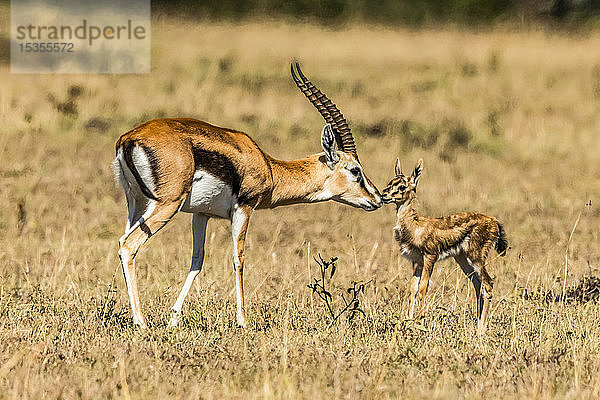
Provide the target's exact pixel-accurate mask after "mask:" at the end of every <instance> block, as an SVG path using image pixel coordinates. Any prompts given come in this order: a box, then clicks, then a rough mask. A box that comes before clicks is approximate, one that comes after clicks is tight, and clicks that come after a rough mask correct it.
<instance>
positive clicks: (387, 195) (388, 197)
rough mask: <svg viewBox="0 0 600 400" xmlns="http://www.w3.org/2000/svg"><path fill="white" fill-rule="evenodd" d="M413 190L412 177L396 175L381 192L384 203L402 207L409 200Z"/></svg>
mask: <svg viewBox="0 0 600 400" xmlns="http://www.w3.org/2000/svg"><path fill="white" fill-rule="evenodd" d="M412 191H413V188H412V187H411V182H410V177H409V176H404V175H402V174H400V175H396V176H395V177H394V178H393V179H392V180H391V181H390V182H389V183H388V185H387V186H386V188H385V189H383V191H382V192H381V198H382V199H383V202H384V203H386V204H387V203H396V204H397V205H399V206H401V205H403V204H404V203H406V201H407V200H408V199H409V197H410V196H411V192H412Z"/></svg>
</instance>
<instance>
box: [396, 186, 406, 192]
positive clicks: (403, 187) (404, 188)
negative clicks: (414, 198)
mask: <svg viewBox="0 0 600 400" xmlns="http://www.w3.org/2000/svg"><path fill="white" fill-rule="evenodd" d="M398 189H400V191H402V192H403V191H405V190H406V186H404V185H400V186H398Z"/></svg>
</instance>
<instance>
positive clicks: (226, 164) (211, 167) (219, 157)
mask: <svg viewBox="0 0 600 400" xmlns="http://www.w3.org/2000/svg"><path fill="white" fill-rule="evenodd" d="M192 148H193V153H194V168H195V170H196V171H197V170H199V169H201V170H204V171H206V172H209V173H211V174H212V175H214V176H216V177H217V178H219V179H221V180H222V181H223V182H225V183H226V184H227V185H229V187H230V188H231V192H232V193H233V194H234V195H236V196H238V197H239V194H240V187H241V181H242V179H241V177H240V175H239V174H238V171H237V168H235V165H233V163H232V162H231V160H229V159H228V158H227V157H226V156H224V155H223V154H221V153H217V152H215V151H208V150H203V149H200V148H198V147H192ZM239 201H240V199H239V198H238V202H239Z"/></svg>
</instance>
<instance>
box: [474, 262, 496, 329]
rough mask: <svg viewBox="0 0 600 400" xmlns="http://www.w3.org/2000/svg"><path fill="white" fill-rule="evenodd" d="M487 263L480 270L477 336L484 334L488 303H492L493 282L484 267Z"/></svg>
mask: <svg viewBox="0 0 600 400" xmlns="http://www.w3.org/2000/svg"><path fill="white" fill-rule="evenodd" d="M486 265H487V263H486V264H484V265H483V267H482V268H481V281H482V283H483V294H482V298H483V306H482V309H481V316H480V318H479V321H478V323H477V330H478V332H479V334H484V333H485V331H486V329H487V317H488V312H489V309H490V303H491V302H492V290H493V289H494V280H493V279H492V277H490V275H489V274H488V273H487V271H486V269H485V267H486Z"/></svg>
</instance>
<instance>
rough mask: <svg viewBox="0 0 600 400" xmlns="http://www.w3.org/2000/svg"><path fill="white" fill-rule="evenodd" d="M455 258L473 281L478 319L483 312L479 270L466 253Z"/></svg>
mask: <svg viewBox="0 0 600 400" xmlns="http://www.w3.org/2000/svg"><path fill="white" fill-rule="evenodd" d="M454 259H455V260H456V262H457V263H458V265H460V268H461V269H462V270H463V272H464V273H465V275H467V277H468V278H469V280H470V281H471V283H473V288H474V289H475V298H476V299H477V321H479V319H480V318H481V312H482V311H483V293H481V278H480V274H479V272H478V270H477V269H476V268H475V267H474V266H473V264H472V263H471V262H470V261H469V260H468V259H467V257H466V256H465V255H464V254H458V255H456V256H454Z"/></svg>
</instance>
